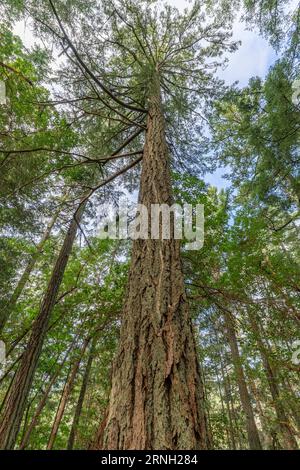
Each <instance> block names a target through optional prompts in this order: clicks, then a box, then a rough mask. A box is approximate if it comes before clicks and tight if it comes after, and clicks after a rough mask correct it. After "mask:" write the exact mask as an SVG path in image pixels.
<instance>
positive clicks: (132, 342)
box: [97, 79, 209, 449]
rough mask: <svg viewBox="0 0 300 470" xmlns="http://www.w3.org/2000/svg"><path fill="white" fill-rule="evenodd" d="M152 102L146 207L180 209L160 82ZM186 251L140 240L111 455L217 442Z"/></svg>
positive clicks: (106, 442) (126, 312)
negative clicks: (188, 289) (186, 278)
mask: <svg viewBox="0 0 300 470" xmlns="http://www.w3.org/2000/svg"><path fill="white" fill-rule="evenodd" d="M154 82H155V83H154V85H153V91H152V93H151V95H152V96H150V99H149V114H148V120H147V131H146V140H145V146H144V155H143V169H142V175H141V183H140V193H139V203H140V204H144V205H145V206H146V207H147V209H148V212H149V213H150V207H151V204H153V203H158V204H163V203H164V204H168V205H172V201H173V199H172V191H171V181H170V162H169V154H168V148H167V144H166V139H165V125H164V117H163V112H162V106H161V98H160V89H159V83H158V80H157V79H155V80H154ZM204 410H205V406H204V392H203V386H202V382H201V378H200V372H199V366H198V362H197V354H196V348H195V341H194V336H193V327H192V323H191V319H190V315H189V310H188V305H187V300H186V294H185V290H184V282H183V274H182V266H181V258H180V245H179V242H178V241H177V240H175V239H174V238H173V237H172V236H171V239H170V240H162V239H159V240H152V239H147V240H142V239H139V240H135V241H134V242H133V249H132V261H131V268H130V273H129V280H128V287H127V295H126V300H125V304H124V308H123V320H122V327H121V333H120V344H119V349H118V352H117V355H116V358H115V361H114V366H113V374H112V388H111V395H110V403H109V407H108V410H107V416H106V419H105V422H104V423H102V425H101V428H100V431H99V433H98V445H97V446H98V447H100V448H101V447H103V448H104V449H200V448H201V449H205V448H207V447H209V437H208V431H207V423H206V416H205V411H204Z"/></svg>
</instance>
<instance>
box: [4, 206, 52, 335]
mask: <svg viewBox="0 0 300 470" xmlns="http://www.w3.org/2000/svg"><path fill="white" fill-rule="evenodd" d="M59 212H60V211H57V212H56V213H55V214H54V216H53V217H52V219H51V220H50V222H49V224H48V225H47V227H46V230H45V232H44V234H43V236H42V238H41V240H40V242H39V243H38V245H37V247H36V251H35V253H34V254H33V255H32V256H31V258H30V260H29V261H28V264H27V266H26V268H25V270H24V271H23V274H22V276H21V278H20V280H19V282H18V284H17V286H16V288H15V290H14V291H13V293H12V296H11V298H10V299H9V300H8V301H7V302H5V304H4V306H3V308H2V309H1V311H0V335H1V334H2V331H3V328H4V326H5V324H6V322H7V320H8V319H9V316H10V314H11V312H12V311H13V309H14V307H15V305H16V303H17V302H18V300H19V297H20V295H21V294H22V292H23V289H24V287H25V285H26V284H27V282H28V279H29V276H30V274H31V273H32V271H33V269H34V267H35V264H36V262H37V260H38V258H39V256H40V254H41V253H42V251H43V248H44V246H45V243H46V241H47V240H48V238H49V236H50V234H51V230H52V228H53V226H54V224H55V222H56V220H57V218H58V215H59Z"/></svg>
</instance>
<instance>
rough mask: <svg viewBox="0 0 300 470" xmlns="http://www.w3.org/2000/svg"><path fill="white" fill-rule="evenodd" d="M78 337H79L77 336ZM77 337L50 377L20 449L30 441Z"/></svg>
mask: <svg viewBox="0 0 300 470" xmlns="http://www.w3.org/2000/svg"><path fill="white" fill-rule="evenodd" d="M76 338H77V337H76ZM76 338H75V339H74V340H73V341H72V344H71V345H70V347H69V348H68V350H67V352H66V353H65V357H64V358H63V360H62V362H61V363H60V364H59V366H58V367H57V369H56V371H55V372H54V374H53V375H52V378H51V379H50V382H49V383H48V385H47V387H46V389H45V391H44V393H43V396H42V398H41V400H40V402H39V404H38V406H37V408H36V410H35V412H34V414H33V417H32V419H31V421H30V424H29V426H28V427H27V428H26V431H25V433H24V436H23V437H22V440H21V444H20V447H19V449H20V450H24V449H25V447H26V446H27V444H28V441H29V439H30V436H31V433H32V431H33V429H34V428H35V426H36V425H37V423H38V420H39V417H40V415H41V413H42V411H43V409H44V406H45V404H46V403H47V400H48V396H49V394H50V392H51V389H52V387H53V385H54V383H55V382H56V380H57V378H58V377H59V374H60V372H61V370H62V368H63V366H64V364H65V362H66V360H67V358H68V356H69V354H70V351H71V349H72V348H73V346H74V343H75V340H76Z"/></svg>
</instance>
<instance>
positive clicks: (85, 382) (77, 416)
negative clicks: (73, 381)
mask: <svg viewBox="0 0 300 470" xmlns="http://www.w3.org/2000/svg"><path fill="white" fill-rule="evenodd" d="M96 339H97V337H96V336H95V337H94V339H93V342H92V346H91V349H90V352H89V357H88V361H87V364H86V368H85V371H84V375H83V379H82V384H81V388H80V392H79V397H78V402H77V405H76V409H75V413H74V418H73V423H72V427H71V431H70V435H69V440H68V446H67V449H68V450H72V449H73V447H74V443H75V439H76V434H77V429H78V424H79V420H80V416H81V411H82V407H83V402H84V398H85V393H86V389H87V385H88V381H89V376H90V372H91V368H92V363H93V359H94V351H95V346H96Z"/></svg>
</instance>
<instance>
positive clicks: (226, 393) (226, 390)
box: [213, 328, 236, 450]
mask: <svg viewBox="0 0 300 470" xmlns="http://www.w3.org/2000/svg"><path fill="white" fill-rule="evenodd" d="M213 331H214V335H215V339H216V344H218V345H222V342H221V341H220V339H219V335H218V333H217V331H216V329H215V328H213ZM220 352H221V354H220V357H219V361H220V370H221V376H222V383H223V389H224V400H225V404H226V410H227V415H228V422H229V435H230V441H231V444H230V443H229V446H228V447H229V448H230V445H231V448H232V449H233V450H236V442H235V435H234V427H233V419H232V410H231V408H230V397H231V390H230V387H227V384H226V377H225V370H224V361H223V357H224V352H223V347H222V350H221V351H220ZM215 369H216V375H217V380H218V386H219V393H220V397H221V396H222V393H221V383H220V380H219V372H218V367H217V366H216V368H215ZM222 408H223V406H222Z"/></svg>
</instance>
